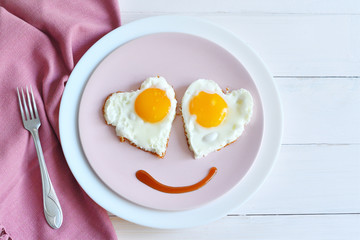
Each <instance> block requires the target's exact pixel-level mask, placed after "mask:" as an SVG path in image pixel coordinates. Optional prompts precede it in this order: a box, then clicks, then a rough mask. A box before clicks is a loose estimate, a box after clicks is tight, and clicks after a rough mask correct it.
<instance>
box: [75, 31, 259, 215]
mask: <svg viewBox="0 0 360 240" xmlns="http://www.w3.org/2000/svg"><path fill="white" fill-rule="evenodd" d="M157 75H160V76H163V77H165V78H166V80H167V81H168V82H169V84H170V85H172V86H173V87H174V89H175V92H176V97H177V100H178V102H181V97H182V96H183V94H184V92H185V90H186V88H187V87H188V86H189V84H191V83H192V82H193V81H195V80H197V79H199V78H205V79H211V80H214V81H216V82H217V83H218V84H219V85H220V87H222V88H223V89H225V88H229V89H230V90H232V89H238V88H245V89H247V90H249V91H250V93H251V94H252V96H253V98H254V105H255V106H254V113H253V117H252V120H251V122H250V123H249V124H248V125H247V126H246V127H245V131H244V133H243V135H242V136H241V137H240V138H239V139H238V140H237V141H236V142H235V143H233V144H231V145H229V146H227V147H225V148H224V149H222V150H221V151H218V152H215V153H211V154H209V155H208V156H207V157H205V158H202V159H199V160H195V159H194V158H193V154H192V152H191V151H190V150H189V149H188V146H187V142H186V137H185V135H184V129H183V123H182V118H181V116H176V118H175V120H174V123H173V127H172V131H171V136H170V140H169V145H168V149H167V152H166V155H165V157H164V159H160V158H157V157H156V156H154V155H152V154H150V153H147V152H144V151H141V150H139V149H137V148H136V147H134V146H131V145H130V144H128V143H127V142H124V143H122V142H120V141H119V139H118V138H117V136H116V134H115V129H114V127H112V126H108V125H106V124H105V120H104V117H103V115H102V106H103V104H104V101H105V98H106V97H107V96H108V95H109V94H111V93H113V92H117V91H132V90H136V89H138V88H139V87H140V84H141V83H142V82H143V81H144V80H145V79H146V78H147V77H150V76H157ZM263 122H264V119H263V110H262V104H261V100H260V96H259V93H258V91H257V89H256V86H255V84H254V82H253V80H252V79H251V77H250V75H249V74H248V73H247V71H246V69H245V68H244V67H243V66H242V64H241V63H240V62H239V61H238V60H237V59H236V58H235V57H234V56H232V55H231V54H230V53H229V52H227V51H226V50H225V49H223V48H222V47H220V46H218V45H216V44H215V43H212V42H210V41H208V40H206V39H203V38H200V37H197V36H193V35H189V34H183V33H156V34H151V35H146V36H143V37H140V38H137V39H135V40H132V41H130V42H128V43H126V44H124V45H122V46H120V47H119V48H117V49H116V50H114V51H113V52H112V53H111V54H109V55H108V56H107V57H106V58H105V59H104V60H103V61H102V62H101V63H100V64H99V65H98V66H97V68H96V69H95V71H94V73H93V74H92V75H91V77H90V78H89V80H88V82H87V84H86V87H85V89H84V92H83V95H82V98H81V102H80V108H79V135H80V140H81V144H82V148H83V151H84V153H85V155H86V157H87V159H88V161H89V163H90V165H91V167H92V168H93V170H94V171H95V172H96V174H97V175H98V176H99V178H100V179H101V180H102V181H103V182H104V183H105V184H106V185H107V186H108V187H109V188H111V189H112V190H113V191H114V192H116V193H117V194H119V195H120V196H122V197H123V198H125V199H128V200H130V201H132V202H134V203H137V204H139V205H142V206H145V207H149V208H154V209H160V210H185V209H192V208H196V207H198V206H201V205H203V204H206V203H209V202H210V201H213V200H215V199H217V198H219V197H221V196H222V195H223V194H225V193H226V192H228V191H229V190H231V189H232V188H233V187H234V186H235V185H236V184H237V183H238V182H239V181H240V180H241V179H242V178H243V177H244V175H245V174H246V172H247V171H248V170H249V168H250V167H251V165H252V163H253V162H254V160H255V158H256V155H257V153H258V150H259V148H260V144H261V140H262V134H263ZM213 166H215V167H216V168H217V169H218V172H217V174H216V175H215V176H214V178H213V179H212V180H211V181H210V182H208V183H207V184H206V185H205V186H204V187H202V188H200V189H198V190H196V191H193V192H188V193H183V194H168V193H163V192H159V191H157V190H154V189H152V188H150V187H148V186H146V185H144V184H143V183H141V182H140V181H138V180H137V178H136V176H135V173H136V171H138V170H140V169H143V170H146V171H147V172H149V173H150V174H151V175H152V176H153V177H154V178H155V179H157V180H158V181H160V182H161V183H163V184H166V185H170V186H185V185H191V184H194V183H196V182H198V181H200V180H201V179H203V178H204V177H205V176H206V175H207V173H208V171H209V169H210V168H211V167H213Z"/></svg>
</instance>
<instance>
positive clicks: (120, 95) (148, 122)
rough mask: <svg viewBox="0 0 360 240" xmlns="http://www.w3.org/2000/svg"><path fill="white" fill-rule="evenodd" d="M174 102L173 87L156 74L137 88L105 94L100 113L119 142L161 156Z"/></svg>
mask: <svg viewBox="0 0 360 240" xmlns="http://www.w3.org/2000/svg"><path fill="white" fill-rule="evenodd" d="M176 104H177V102H176V99H175V92H174V89H173V88H172V87H171V86H170V85H169V84H168V83H167V81H166V80H165V78H163V77H159V76H157V77H150V78H148V79H146V80H145V81H144V82H143V83H142V84H141V87H140V89H139V90H136V91H132V92H117V93H113V94H111V95H110V96H108V97H107V99H106V100H105V103H104V106H103V113H104V118H105V120H106V123H107V124H108V125H112V126H114V127H115V131H116V135H117V136H119V137H120V140H121V141H124V140H125V139H126V140H128V141H129V142H130V143H131V144H132V145H135V146H136V147H138V148H140V149H142V150H145V151H148V152H151V153H154V154H156V155H158V156H159V157H164V156H165V152H166V148H167V144H168V140H169V136H170V130H171V125H172V122H173V120H174V118H175V113H176Z"/></svg>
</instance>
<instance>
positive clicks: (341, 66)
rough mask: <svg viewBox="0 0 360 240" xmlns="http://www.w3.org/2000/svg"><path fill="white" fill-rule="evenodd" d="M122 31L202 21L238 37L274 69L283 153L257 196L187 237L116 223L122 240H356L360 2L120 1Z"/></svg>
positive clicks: (359, 216) (359, 232)
mask: <svg viewBox="0 0 360 240" xmlns="http://www.w3.org/2000/svg"><path fill="white" fill-rule="evenodd" d="M119 4H120V11H121V16H122V23H123V24H126V23H129V22H131V21H134V20H137V19H140V18H144V17H149V16H156V15H166V14H177V15H179V14H180V15H188V16H197V17H200V18H204V19H207V20H210V21H213V22H215V23H217V24H219V25H221V26H223V27H224V28H226V29H228V30H230V31H232V32H234V33H235V34H237V35H238V36H239V37H240V38H241V39H242V40H244V41H245V42H247V43H248V45H250V46H251V47H252V48H253V49H254V50H255V51H256V52H257V53H258V54H259V55H260V57H262V58H263V59H264V61H265V62H266V63H267V65H268V66H269V69H270V71H271V72H272V74H273V76H274V78H275V82H276V84H277V86H278V88H279V91H280V96H281V98H282V103H283V110H284V135H283V142H282V147H281V150H280V154H279V157H278V161H277V163H276V166H275V168H274V169H273V171H272V173H271V175H270V176H269V178H268V179H267V181H266V182H265V184H264V185H263V186H262V187H261V188H260V190H259V191H258V192H257V193H256V194H255V195H254V196H253V197H252V198H251V199H250V200H249V201H248V202H246V203H245V204H243V205H242V206H240V207H239V208H238V209H236V210H234V211H233V212H231V213H229V214H228V216H226V217H224V218H222V219H220V220H218V221H216V222H214V223H211V224H208V225H206V226H202V227H196V228H192V229H185V230H158V229H150V228H146V227H142V226H138V225H135V224H133V223H129V222H127V221H125V220H122V219H120V218H118V217H116V216H114V215H111V214H110V218H111V220H112V223H113V225H114V227H115V230H116V233H117V235H118V238H119V239H157V240H161V239H166V240H169V239H181V240H184V239H292V240H294V239H346V240H350V239H360V1H358V0H343V1H336V0H317V1H311V0H302V1H287V0H252V1H239V0H182V1H175V0H151V1H149V0H119Z"/></svg>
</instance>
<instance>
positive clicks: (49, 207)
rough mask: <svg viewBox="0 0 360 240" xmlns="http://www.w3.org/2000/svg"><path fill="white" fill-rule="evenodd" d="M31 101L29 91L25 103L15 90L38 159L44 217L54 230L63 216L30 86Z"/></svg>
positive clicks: (59, 224) (27, 90)
mask: <svg viewBox="0 0 360 240" xmlns="http://www.w3.org/2000/svg"><path fill="white" fill-rule="evenodd" d="M30 91H31V100H32V101H31V100H30V95H29V89H28V87H26V96H27V102H28V104H26V101H25V94H24V91H23V89H22V88H21V97H22V98H21V97H20V92H19V88H17V95H18V99H19V106H20V113H21V118H22V121H23V124H24V127H25V129H26V130H28V131H29V132H30V133H31V135H32V137H33V139H34V142H35V147H36V152H37V155H38V159H39V165H40V172H41V183H42V190H43V204H44V215H45V218H46V221H47V223H48V224H49V225H50V226H51V227H52V228H54V229H58V228H60V226H61V224H62V221H63V214H62V210H61V206H60V203H59V200H58V198H57V196H56V193H55V190H54V187H53V185H52V183H51V180H50V177H49V173H48V171H47V168H46V165H45V160H44V154H43V151H42V148H41V144H40V138H39V131H38V130H39V127H40V125H41V122H40V118H39V113H38V111H37V108H36V102H35V99H34V93H33V91H32V88H31V86H30Z"/></svg>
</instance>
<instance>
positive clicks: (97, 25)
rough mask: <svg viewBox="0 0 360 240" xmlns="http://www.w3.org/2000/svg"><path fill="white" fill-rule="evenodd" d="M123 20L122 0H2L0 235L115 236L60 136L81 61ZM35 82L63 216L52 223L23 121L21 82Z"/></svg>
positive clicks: (45, 144) (46, 150) (44, 142)
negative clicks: (63, 104) (64, 100)
mask: <svg viewBox="0 0 360 240" xmlns="http://www.w3.org/2000/svg"><path fill="white" fill-rule="evenodd" d="M118 26H120V16H119V9H118V2H117V1H116V0H101V1H98V0H86V1H72V0H57V1H48V0H16V1H14V0H9V1H7V0H2V1H0V96H1V97H0V109H1V110H0V111H1V114H0V239H13V240H15V239H27V240H31V239H36V240H41V239H47V240H49V239H87V240H89V239H116V235H115V231H114V229H113V226H112V224H111V222H110V220H109V217H108V215H107V213H106V211H105V210H104V209H102V208H101V207H100V206H98V205H97V204H96V203H95V202H93V201H92V200H91V199H90V198H89V197H88V196H87V195H86V193H84V192H83V190H82V189H81V187H80V186H79V185H78V183H77V182H76V180H75V179H74V177H73V175H72V174H71V172H70V170H69V168H68V166H67V163H66V161H65V158H64V155H63V153H62V149H61V146H60V141H59V128H58V126H59V123H58V117H59V106H60V100H61V96H62V93H63V90H64V87H65V85H66V81H67V79H68V77H69V74H70V73H71V70H72V69H73V68H74V66H75V64H76V63H77V61H78V60H79V59H80V58H81V56H82V55H83V54H84V53H85V52H86V50H87V49H88V48H89V47H90V46H91V45H92V44H94V43H95V42H96V41H97V40H98V39H99V38H100V37H102V36H103V35H104V34H106V33H107V32H109V31H111V30H112V29H114V28H116V27H118ZM26 85H31V86H32V89H33V91H34V95H35V100H36V102H37V106H38V111H39V116H40V119H41V123H42V126H41V127H40V129H39V134H40V140H41V143H42V148H43V152H44V157H45V162H46V164H47V167H48V171H49V175H50V177H51V180H52V183H53V186H54V188H55V190H56V193H57V196H58V198H59V201H60V203H61V206H62V210H63V216H64V221H63V225H62V226H61V228H60V229H58V230H54V229H52V228H51V227H50V226H49V225H48V224H47V222H46V220H45V217H44V214H43V203H42V187H41V178H40V168H39V164H38V159H37V155H36V150H35V146H34V142H33V140H32V137H31V135H30V133H29V132H28V131H27V130H25V129H24V127H23V124H22V121H21V116H20V112H19V106H18V102H17V96H16V87H25V86H26Z"/></svg>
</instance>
